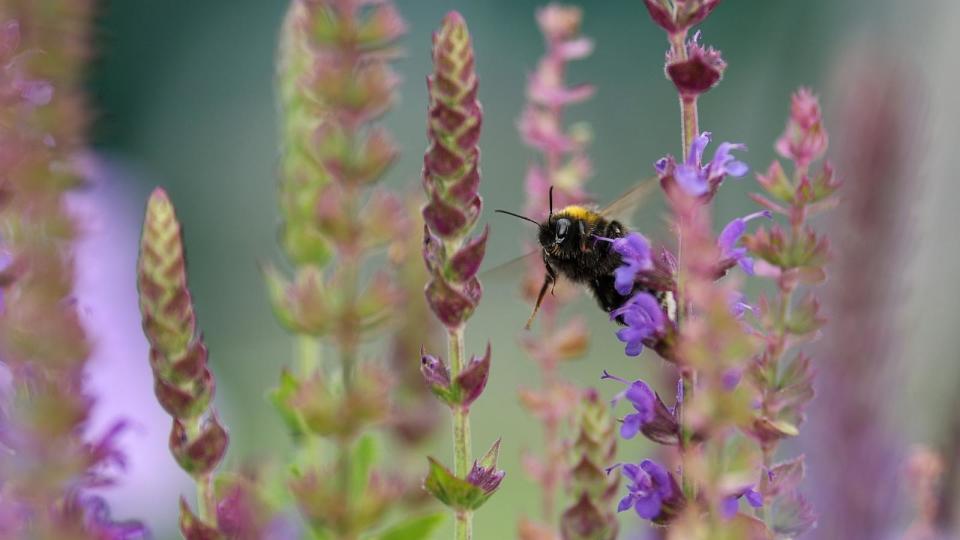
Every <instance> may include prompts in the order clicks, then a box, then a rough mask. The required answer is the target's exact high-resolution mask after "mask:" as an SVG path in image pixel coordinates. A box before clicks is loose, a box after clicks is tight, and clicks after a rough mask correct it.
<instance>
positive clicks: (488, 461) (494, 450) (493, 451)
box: [477, 439, 501, 469]
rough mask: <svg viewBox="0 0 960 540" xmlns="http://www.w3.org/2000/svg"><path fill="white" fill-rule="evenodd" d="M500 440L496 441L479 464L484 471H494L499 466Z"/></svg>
mask: <svg viewBox="0 0 960 540" xmlns="http://www.w3.org/2000/svg"><path fill="white" fill-rule="evenodd" d="M500 440H501V439H497V440H496V441H494V443H493V445H491V446H490V449H489V450H487V453H486V454H484V455H483V457H482V458H480V460H479V461H478V462H477V464H478V465H480V466H481V467H483V468H484V469H493V468H495V467H496V466H497V459H498V458H499V457H500Z"/></svg>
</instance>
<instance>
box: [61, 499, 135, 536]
mask: <svg viewBox="0 0 960 540" xmlns="http://www.w3.org/2000/svg"><path fill="white" fill-rule="evenodd" d="M75 502H76V503H77V504H78V506H79V508H80V509H81V510H82V511H83V517H84V525H85V527H86V529H87V532H89V533H91V534H92V535H93V537H94V538H98V539H100V540H141V539H146V538H150V531H149V530H148V529H147V528H146V527H145V526H144V525H143V524H142V523H140V522H139V521H114V520H113V518H112V517H110V508H109V507H108V506H107V503H106V502H105V501H104V500H103V499H102V498H100V497H97V496H93V495H91V496H81V497H78V499H77V500H76V501H75Z"/></svg>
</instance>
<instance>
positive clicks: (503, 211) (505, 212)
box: [494, 210, 540, 227]
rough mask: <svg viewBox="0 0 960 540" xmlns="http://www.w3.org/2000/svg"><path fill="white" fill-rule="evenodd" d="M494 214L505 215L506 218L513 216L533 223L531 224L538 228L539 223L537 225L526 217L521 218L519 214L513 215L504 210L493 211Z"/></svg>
mask: <svg viewBox="0 0 960 540" xmlns="http://www.w3.org/2000/svg"><path fill="white" fill-rule="evenodd" d="M494 212H500V213H501V214H506V215H508V216H513V217H515V218H520V219H523V220H526V221H529V222H530V223H533V224H534V225H536V226H537V227H539V226H540V224H539V223H537V222H536V221H534V220H532V219H530V218H528V217H527V216H521V215H520V214H514V213H513V212H508V211H506V210H494Z"/></svg>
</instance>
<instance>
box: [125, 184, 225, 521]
mask: <svg viewBox="0 0 960 540" xmlns="http://www.w3.org/2000/svg"><path fill="white" fill-rule="evenodd" d="M137 289H138V290H139V293H140V312H141V314H142V315H143V331H144V334H145V335H146V336H147V340H148V341H149V342H150V368H151V369H152V370H153V378H154V392H155V394H156V397H157V401H159V402H160V405H161V406H162V407H163V408H164V410H165V411H167V413H169V414H170V416H172V417H173V427H172V428H171V432H170V452H171V453H172V454H173V457H174V459H176V461H177V464H178V465H180V468H182V469H183V470H184V471H186V472H187V474H189V475H190V476H191V477H192V478H193V479H194V482H196V485H197V509H198V512H197V515H194V514H193V513H192V511H191V510H190V507H189V506H188V504H187V502H186V501H185V500H183V499H181V501H180V529H181V531H182V532H183V534H184V536H186V537H187V538H196V537H200V536H206V535H213V536H214V537H216V536H217V535H218V534H219V533H218V523H217V500H216V495H215V493H214V487H213V470H214V469H215V468H216V467H217V465H218V464H219V463H220V460H221V459H222V458H223V456H224V454H225V453H226V451H227V445H228V443H229V437H228V435H227V431H226V429H225V428H224V427H223V426H222V425H221V424H220V421H219V419H218V418H217V416H216V413H214V412H213V411H212V410H211V409H210V403H211V401H212V400H213V394H214V388H215V386H216V381H215V379H214V377H213V374H212V373H211V372H210V369H209V368H208V367H207V347H206V345H204V343H203V338H202V336H201V335H200V332H199V331H198V330H197V325H196V316H195V314H194V308H193V300H192V298H191V295H190V290H189V289H188V288H187V270H186V259H185V258H184V253H183V239H182V236H181V232H180V222H179V221H177V216H176V214H175V212H174V208H173V205H172V204H171V203H170V199H169V198H168V197H167V194H166V192H164V191H163V190H162V189H159V188H158V189H156V190H154V192H153V194H151V196H150V200H149V201H148V202H147V209H146V214H145V217H144V221H143V234H142V236H141V239H140V259H139V261H138V263H137Z"/></svg>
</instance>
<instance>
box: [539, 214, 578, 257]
mask: <svg viewBox="0 0 960 540" xmlns="http://www.w3.org/2000/svg"><path fill="white" fill-rule="evenodd" d="M575 236H577V231H576V224H575V223H574V222H573V220H571V219H570V218H568V217H565V216H563V215H559V216H551V217H550V218H548V219H547V221H545V222H543V223H542V224H540V234H539V237H538V240H539V241H540V245H541V246H543V247H544V248H546V249H548V250H554V249H558V248H562V247H564V246H565V245H571V244H575V243H576V242H574V237H575Z"/></svg>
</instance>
